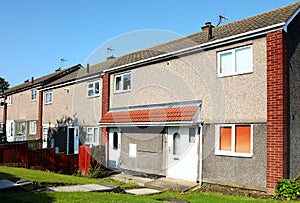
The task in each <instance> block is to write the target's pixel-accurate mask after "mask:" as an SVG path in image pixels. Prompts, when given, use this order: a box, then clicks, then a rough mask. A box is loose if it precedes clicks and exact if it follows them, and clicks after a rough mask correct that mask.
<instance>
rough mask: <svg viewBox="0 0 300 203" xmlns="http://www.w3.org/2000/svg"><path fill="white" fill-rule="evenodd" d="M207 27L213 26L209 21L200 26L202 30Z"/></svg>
mask: <svg viewBox="0 0 300 203" xmlns="http://www.w3.org/2000/svg"><path fill="white" fill-rule="evenodd" d="M209 27H211V28H214V27H215V26H213V25H212V24H211V22H206V23H205V25H204V26H202V27H201V29H202V31H204V30H208V29H209Z"/></svg>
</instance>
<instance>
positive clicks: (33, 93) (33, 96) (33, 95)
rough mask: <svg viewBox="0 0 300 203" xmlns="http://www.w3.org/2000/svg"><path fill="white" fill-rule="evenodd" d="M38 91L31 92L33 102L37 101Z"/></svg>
mask: <svg viewBox="0 0 300 203" xmlns="http://www.w3.org/2000/svg"><path fill="white" fill-rule="evenodd" d="M36 97H37V90H31V101H34V100H36Z"/></svg>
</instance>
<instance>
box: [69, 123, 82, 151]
mask: <svg viewBox="0 0 300 203" xmlns="http://www.w3.org/2000/svg"><path fill="white" fill-rule="evenodd" d="M78 147H79V127H78V126H71V127H68V131H67V154H78Z"/></svg>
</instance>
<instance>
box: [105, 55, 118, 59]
mask: <svg viewBox="0 0 300 203" xmlns="http://www.w3.org/2000/svg"><path fill="white" fill-rule="evenodd" d="M114 58H116V57H114V56H113V55H111V56H109V57H107V58H106V60H111V59H114Z"/></svg>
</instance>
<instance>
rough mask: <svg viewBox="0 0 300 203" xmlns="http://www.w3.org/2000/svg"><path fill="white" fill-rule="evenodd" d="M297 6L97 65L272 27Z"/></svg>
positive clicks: (129, 60) (140, 58) (124, 61)
mask: <svg viewBox="0 0 300 203" xmlns="http://www.w3.org/2000/svg"><path fill="white" fill-rule="evenodd" d="M299 7H300V2H297V3H294V4H290V5H287V6H285V7H281V8H277V9H275V10H271V11H268V12H265V13H262V14H259V15H255V16H252V17H249V18H245V19H242V20H238V21H235V22H232V23H228V24H225V25H222V26H218V27H214V28H213V29H212V34H213V37H212V38H211V39H210V40H209V39H208V31H201V32H198V33H195V34H192V35H189V36H186V37H182V38H179V39H177V40H173V41H170V42H167V43H163V44H160V45H157V46H153V47H150V48H147V49H143V50H139V51H136V52H132V53H129V54H126V55H124V56H120V57H117V58H115V59H114V60H113V61H112V62H113V63H111V64H107V63H106V62H102V63H100V64H98V65H99V66H102V67H103V70H107V69H113V68H116V67H120V66H124V65H128V64H131V63H134V62H138V61H143V60H145V59H149V58H153V57H157V56H161V55H164V54H166V53H172V52H176V51H179V50H184V49H187V48H190V47H194V46H197V45H202V44H205V43H208V42H211V43H213V42H217V41H219V40H222V39H226V38H228V37H233V36H238V35H240V34H243V33H248V32H251V31H256V30H260V29H262V28H267V27H272V26H275V25H278V24H281V23H283V24H284V23H287V22H288V21H289V20H290V18H291V17H292V16H293V15H294V14H295V13H296V12H297V11H299ZM281 27H283V26H281Z"/></svg>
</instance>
